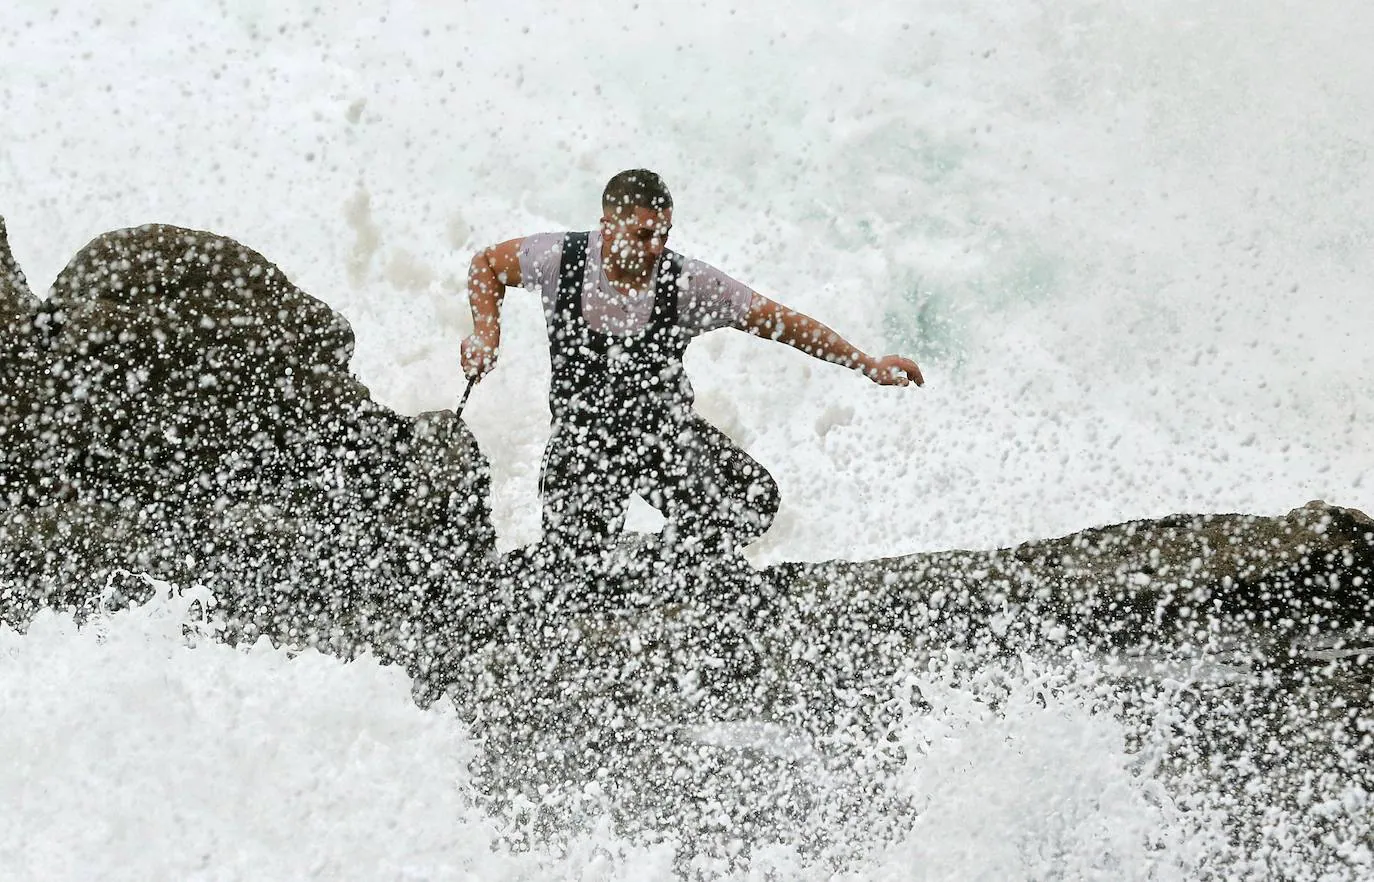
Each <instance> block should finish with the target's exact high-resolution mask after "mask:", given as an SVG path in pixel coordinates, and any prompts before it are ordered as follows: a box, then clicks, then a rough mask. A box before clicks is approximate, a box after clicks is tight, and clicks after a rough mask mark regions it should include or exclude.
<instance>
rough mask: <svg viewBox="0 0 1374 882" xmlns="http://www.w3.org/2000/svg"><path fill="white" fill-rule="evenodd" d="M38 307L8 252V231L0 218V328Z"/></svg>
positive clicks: (27, 284) (36, 300) (21, 272)
mask: <svg viewBox="0 0 1374 882" xmlns="http://www.w3.org/2000/svg"><path fill="white" fill-rule="evenodd" d="M37 306H38V298H37V297H34V296H33V292H32V291H30V290H29V283H28V281H27V280H25V278H24V273H23V271H22V270H20V269H19V263H18V262H17V261H16V260H15V259H14V254H13V252H11V251H10V238H9V231H8V230H7V229H6V228H5V219H4V218H3V217H0V327H3V326H4V325H6V324H8V323H9V322H11V321H13V320H15V319H17V318H21V317H26V316H28V315H30V314H32V312H33V311H34V309H35V308H36V307H37Z"/></svg>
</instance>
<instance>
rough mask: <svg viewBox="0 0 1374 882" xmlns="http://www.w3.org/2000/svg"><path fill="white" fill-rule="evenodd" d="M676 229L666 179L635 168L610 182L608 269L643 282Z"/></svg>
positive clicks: (604, 209) (605, 206)
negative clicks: (641, 279) (670, 233)
mask: <svg viewBox="0 0 1374 882" xmlns="http://www.w3.org/2000/svg"><path fill="white" fill-rule="evenodd" d="M672 226H673V197H672V195H671V194H669V193H668V188H667V186H665V185H664V183H663V179H662V178H660V177H659V176H658V175H656V174H654V173H653V172H651V171H649V170H648V169H644V168H632V169H629V170H628V171H623V172H621V173H620V174H618V175H616V176H615V177H613V178H611V179H610V180H609V181H607V182H606V189H605V190H604V191H603V192H602V194H601V234H602V235H603V236H604V237H605V241H606V243H607V245H608V246H609V250H608V256H607V269H608V270H610V271H611V272H612V274H613V275H616V276H622V277H630V278H640V277H642V276H644V275H645V274H647V273H648V272H649V271H650V270H652V269H653V267H654V264H655V263H657V262H658V258H659V256H660V255H662V254H663V249H664V248H665V247H666V246H667V242H668V231H669V230H670V229H671V228H672Z"/></svg>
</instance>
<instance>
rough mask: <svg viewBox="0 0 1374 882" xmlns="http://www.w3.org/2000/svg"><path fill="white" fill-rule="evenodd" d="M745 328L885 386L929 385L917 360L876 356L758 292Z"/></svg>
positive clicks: (892, 356) (746, 319) (751, 304)
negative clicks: (854, 371)
mask: <svg viewBox="0 0 1374 882" xmlns="http://www.w3.org/2000/svg"><path fill="white" fill-rule="evenodd" d="M744 330H745V331H748V332H749V333H750V334H755V335H757V336H759V337H767V338H768V339H770V340H777V341H778V342H779V343H786V344H787V345H788V346H791V347H792V348H793V349H798V350H800V351H802V352H805V353H806V354H807V355H810V356H814V357H815V358H819V359H821V360H822V361H829V362H833V363H835V364H839V365H844V366H845V367H848V368H853V369H854V370H857V371H860V372H862V373H863V374H864V376H866V377H868V378H869V379H870V380H872V381H873V382H875V383H879V384H882V385H884V386H906V385H908V384H910V383H915V384H916V385H917V386H921V385H924V384H925V379H924V378H923V377H922V376H921V369H920V368H919V367H917V366H916V362H914V361H912V360H911V359H909V358H903V357H901V356H899V355H885V356H883V357H881V358H874V357H873V356H871V355H868V354H867V353H865V352H864V351H863V350H862V349H859V348H858V347H857V346H854V345H853V344H852V343H850V342H849V341H847V340H845V339H844V338H843V337H841V336H840V335H839V334H837V333H835V332H834V331H832V330H831V329H830V328H828V327H826V326H825V325H823V324H821V323H820V322H818V321H816V320H815V319H813V318H811V317H810V316H808V315H803V314H802V313H800V312H797V311H796V310H793V309H789V308H787V307H786V306H783V305H782V304H781V303H776V302H774V301H772V300H769V299H768V298H767V297H764V296H763V295H762V294H758V293H755V294H754V297H753V299H752V300H751V301H750V303H749V313H748V315H747V316H746V317H745V321H744Z"/></svg>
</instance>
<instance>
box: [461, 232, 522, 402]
mask: <svg viewBox="0 0 1374 882" xmlns="http://www.w3.org/2000/svg"><path fill="white" fill-rule="evenodd" d="M523 241H524V240H523V239H510V240H508V241H505V242H502V243H501V244H499V245H492V246H490V247H488V248H483V249H482V250H481V251H479V252H477V254H475V255H474V256H473V258H472V264H471V265H470V266H469V267H468V305H469V307H471V309H472V336H470V337H468V338H467V339H466V340H464V341H463V351H462V357H463V373H465V374H467V375H468V376H469V377H471V378H472V379H481V378H482V377H483V376H485V375H486V374H487V373H488V372H490V371H491V369H492V368H493V367H495V366H496V357H497V355H498V354H499V353H500V351H501V302H502V301H503V300H504V299H505V297H506V288H508V287H511V286H513V285H519V284H520V283H521V281H522V280H521V278H520V244H521V243H522V242H523Z"/></svg>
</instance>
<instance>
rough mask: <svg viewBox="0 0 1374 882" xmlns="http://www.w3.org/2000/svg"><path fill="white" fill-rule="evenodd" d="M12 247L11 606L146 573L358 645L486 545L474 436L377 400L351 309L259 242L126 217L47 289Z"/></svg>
mask: <svg viewBox="0 0 1374 882" xmlns="http://www.w3.org/2000/svg"><path fill="white" fill-rule="evenodd" d="M0 258H3V260H0V284H7V287H5V289H4V290H3V291H0V293H3V294H4V295H5V298H4V300H3V302H4V303H7V304H9V305H10V306H12V307H13V309H11V316H10V318H9V322H10V324H9V326H8V327H9V328H10V330H11V333H10V334H7V335H6V337H5V345H4V346H3V348H2V349H0V379H3V383H4V384H3V387H2V388H3V394H2V395H0V435H2V436H3V438H4V439H5V441H6V443H5V445H4V454H3V456H0V502H2V504H3V507H0V549H3V550H4V552H5V553H4V556H3V558H0V580H2V583H3V585H4V587H3V589H2V590H3V591H4V594H5V600H4V603H3V604H0V621H5V622H7V623H10V624H21V623H22V622H23V621H24V620H26V619H27V617H28V616H30V615H31V614H32V613H33V611H34V610H35V609H36V608H38V607H39V606H41V605H59V606H67V605H74V606H77V607H82V606H89V605H90V604H92V603H93V602H94V600H95V598H97V597H98V596H99V595H100V594H101V593H102V592H105V591H106V590H107V587H109V585H110V583H111V579H112V578H113V579H115V580H118V579H120V578H122V577H121V576H120V575H119V573H120V572H147V573H151V574H153V575H156V576H157V577H158V578H162V579H167V580H170V581H173V582H176V583H179V584H190V583H191V582H200V583H203V584H206V585H208V586H210V587H212V588H214V590H215V591H216V594H217V595H218V596H219V597H220V599H221V601H222V603H223V606H224V608H223V610H222V612H223V613H224V614H225V615H226V616H227V617H228V624H229V630H228V632H227V633H228V635H229V636H230V637H231V638H233V637H237V636H254V635H256V634H258V633H273V634H276V633H277V632H279V631H280V632H281V633H282V634H283V635H289V636H292V637H298V638H300V639H302V640H304V641H309V642H318V641H321V640H323V641H325V642H329V641H333V643H334V644H335V645H336V646H337V647H338V648H339V649H340V651H344V652H351V651H353V648H354V645H355V643H356V641H357V640H358V639H361V638H359V637H358V636H357V635H365V634H372V633H374V631H376V629H378V628H382V629H385V628H387V627H390V623H393V622H396V621H399V620H401V619H403V618H405V615H406V614H407V613H408V611H409V610H410V608H411V605H412V604H413V603H415V602H418V599H417V598H419V597H420V596H421V595H422V592H423V588H424V586H423V581H424V580H425V579H428V578H433V577H434V574H435V573H436V572H447V571H450V570H455V569H456V570H461V569H463V568H466V567H470V566H472V565H473V563H474V562H475V561H478V560H481V559H483V558H484V557H485V556H486V555H487V554H489V553H490V551H491V549H492V547H493V542H494V537H495V534H494V531H493V530H492V528H491V526H490V523H489V518H488V517H487V510H486V496H487V487H488V483H489V478H488V475H487V470H486V464H485V460H484V458H483V457H482V455H481V453H480V451H479V450H478V449H477V445H476V442H475V440H474V439H473V437H472V435H471V433H470V432H468V431H467V429H466V427H465V426H464V425H463V424H462V423H461V422H460V421H458V420H457V418H456V417H455V416H454V415H453V414H452V413H451V412H435V413H430V414H423V415H421V416H420V417H406V416H402V415H400V414H396V413H394V412H392V411H390V410H388V409H387V408H385V407H382V406H381V405H379V404H377V403H376V402H374V401H372V400H371V398H370V396H369V393H368V390H367V388H366V387H365V386H364V385H363V384H362V383H361V382H360V381H359V380H358V379H357V377H356V376H354V375H353V373H352V372H351V371H350V369H349V359H350V357H351V355H352V351H353V333H352V329H351V328H350V327H349V325H348V323H347V322H346V321H345V320H344V318H343V317H342V316H340V315H339V314H338V313H337V312H335V311H334V310H332V309H330V308H329V307H328V306H327V305H326V304H325V303H324V302H323V301H321V300H318V299H317V298H315V297H312V296H310V295H309V294H306V293H305V292H304V291H301V290H300V289H299V288H297V287H296V286H295V285H293V284H292V283H291V282H290V280H289V279H287V278H286V276H285V274H284V273H282V271H281V270H280V268H278V267H277V266H276V265H275V264H273V263H272V262H271V261H269V260H267V258H265V257H263V256H262V255H261V254H259V253H257V252H256V251H254V250H252V249H250V248H248V247H247V246H245V245H243V244H241V243H239V242H236V241H234V240H232V239H229V238H227V237H224V236H219V235H216V234H214V233H208V232H203V231H198V230H188V229H183V228H179V227H172V226H167V225H161V224H150V225H146V226H141V227H135V228H131V229H125V230H116V231H113V232H110V233H106V234H103V235H101V236H99V237H97V238H96V239H94V240H93V241H92V242H91V243H89V244H88V245H86V246H85V247H84V248H82V249H81V250H80V251H79V252H78V253H77V254H76V256H75V257H73V259H72V260H71V262H70V263H69V264H68V265H67V267H66V268H65V269H64V270H63V271H62V272H61V273H60V274H59V276H58V278H57V280H56V281H55V282H54V284H53V286H52V290H51V292H50V294H49V296H48V297H47V299H46V300H43V301H41V302H39V301H36V300H35V299H34V298H32V296H31V295H28V296H24V295H25V294H26V293H27V289H23V290H22V291H20V290H19V288H18V287H17V283H16V281H15V280H16V279H18V280H20V282H22V274H21V273H19V271H18V267H17V266H16V265H15V264H14V262H13V259H12V257H10V256H9V250H8V248H7V247H6V248H4V249H3V254H0ZM5 272H8V275H5V274H4V273H5ZM7 280H8V282H7ZM16 291H18V293H15V292H16ZM115 593H116V594H118V593H119V592H118V591H116V592H115ZM378 610H383V611H384V612H381V613H379V612H378ZM385 611H391V613H392V614H390V615H387V614H386V612H385ZM379 622H386V623H388V624H385V625H383V624H379Z"/></svg>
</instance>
